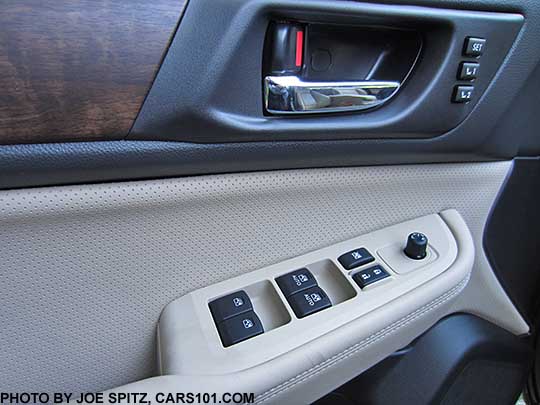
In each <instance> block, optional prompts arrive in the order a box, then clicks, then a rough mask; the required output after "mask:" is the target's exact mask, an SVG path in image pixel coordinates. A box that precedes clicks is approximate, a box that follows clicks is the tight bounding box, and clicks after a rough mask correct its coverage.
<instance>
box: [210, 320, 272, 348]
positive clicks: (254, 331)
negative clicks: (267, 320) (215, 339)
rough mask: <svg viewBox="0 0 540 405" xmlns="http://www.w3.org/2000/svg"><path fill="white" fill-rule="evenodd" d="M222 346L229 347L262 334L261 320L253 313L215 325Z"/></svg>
mask: <svg viewBox="0 0 540 405" xmlns="http://www.w3.org/2000/svg"><path fill="white" fill-rule="evenodd" d="M217 329H218V332H219V336H220V337H221V342H222V343H223V346H225V347H229V346H232V345H234V344H236V343H240V342H243V341H244V340H247V339H250V338H252V337H255V336H257V335H260V334H262V333H263V332H264V329H263V326H262V323H261V320H260V319H259V317H258V316H257V314H256V313H255V312H253V311H249V312H245V313H243V314H240V315H237V316H235V317H232V318H229V319H227V320H226V321H223V322H220V323H218V324H217Z"/></svg>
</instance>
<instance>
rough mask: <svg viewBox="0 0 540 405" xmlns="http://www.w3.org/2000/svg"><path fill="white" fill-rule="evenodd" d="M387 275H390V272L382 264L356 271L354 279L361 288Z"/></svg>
mask: <svg viewBox="0 0 540 405" xmlns="http://www.w3.org/2000/svg"><path fill="white" fill-rule="evenodd" d="M386 277H390V274H388V272H387V271H386V270H385V269H383V268H382V266H372V267H370V268H369V269H365V270H361V271H359V272H358V273H355V274H354V275H353V280H354V281H356V284H358V286H359V287H360V288H364V287H367V286H368V285H370V284H373V283H375V282H377V281H380V280H382V279H384V278H386Z"/></svg>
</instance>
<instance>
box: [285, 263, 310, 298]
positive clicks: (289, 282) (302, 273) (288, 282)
mask: <svg viewBox="0 0 540 405" xmlns="http://www.w3.org/2000/svg"><path fill="white" fill-rule="evenodd" d="M276 283H277V284H278V285H279V288H280V289H281V291H282V292H283V295H285V297H289V296H291V295H293V294H296V293H298V292H300V291H302V290H305V289H307V288H311V287H315V286H316V285H317V281H316V280H315V277H313V274H311V272H310V271H309V270H308V269H306V268H302V269H299V270H295V271H291V272H290V273H287V274H284V275H282V276H279V277H278V278H276Z"/></svg>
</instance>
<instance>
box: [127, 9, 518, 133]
mask: <svg viewBox="0 0 540 405" xmlns="http://www.w3.org/2000/svg"><path fill="white" fill-rule="evenodd" d="M291 20H292V21H300V22H303V23H304V24H305V25H306V26H308V27H309V26H317V27H322V28H318V29H319V30H322V31H324V28H325V27H327V28H328V27H331V26H332V25H334V24H340V25H341V26H346V25H350V26H353V27H354V26H369V27H371V29H372V30H373V31H374V33H373V34H371V35H372V36H373V37H376V36H377V34H378V33H379V35H381V36H383V35H385V31H384V30H383V28H386V27H391V28H394V29H404V30H414V31H415V32H417V33H418V34H419V35H420V36H421V37H422V38H423V46H422V49H421V52H420V56H419V59H418V61H417V63H416V64H415V66H414V68H413V69H412V72H411V74H410V75H409V77H408V78H407V80H406V81H405V82H404V85H403V86H402V87H401V89H400V90H399V91H398V93H397V95H396V96H395V97H393V98H392V100H391V101H390V102H389V103H387V104H385V105H383V106H381V107H380V108H377V109H375V110H370V111H367V112H363V113H346V114H343V113H341V114H326V115H313V114H311V115H309V116H306V115H303V116H290V115H289V116H269V115H265V114H264V108H263V91H262V85H261V82H262V79H263V70H264V67H263V57H264V56H266V55H263V44H264V42H265V33H266V32H267V28H268V26H269V23H270V22H271V21H291ZM201 21H212V22H213V23H211V24H201ZM522 23H523V16H522V15H520V14H519V13H493V12H480V11H466V10H453V9H435V8H430V7H417V6H404V5H377V4H369V3H358V2H350V1H323V0H309V1H301V2H300V1H296V0H264V1H258V0H242V1H230V0H219V1H216V0H194V1H192V3H191V4H190V5H189V6H188V8H187V11H186V14H185V16H184V18H183V21H182V24H181V25H180V27H179V29H178V32H177V35H176V37H175V39H174V41H173V43H172V45H171V47H170V49H169V52H168V55H167V57H166V59H165V60H164V63H163V66H162V68H161V70H160V72H159V74H158V76H157V78H156V81H155V82H154V85H153V87H152V89H151V91H150V93H149V95H148V97H147V99H146V102H145V104H144V106H143V108H142V110H141V113H140V115H139V118H138V119H137V121H136V123H135V126H134V128H133V130H132V132H131V135H130V137H129V138H130V139H145V140H149V139H153V140H156V139H159V140H176V141H179V140H181V141H189V142H238V141H240V142H245V141H279V140H328V139H355V138H359V139H367V138H376V139H381V138H430V137H435V136H438V135H442V134H444V133H446V132H448V131H449V130H451V129H453V128H455V127H456V126H458V125H459V123H460V122H462V121H463V120H464V119H466V118H467V117H469V120H472V121H476V120H478V119H482V118H481V111H477V110H475V108H476V109H479V108H480V107H483V108H484V109H486V110H489V111H490V112H491V114H500V113H502V111H504V108H506V106H507V105H508V102H509V100H508V97H504V98H499V97H497V96H496V95H494V94H495V93H496V91H497V88H500V85H498V84H497V83H498V82H500V81H509V80H510V74H511V71H510V69H508V60H510V59H512V57H513V56H512V55H510V57H508V58H507V55H508V50H509V49H510V47H511V46H512V44H513V43H514V39H515V38H516V36H517V34H518V32H519V30H520V28H521V26H522ZM377 28H379V29H380V31H377ZM329 29H330V28H328V30H329ZM308 32H309V31H308ZM352 34H354V31H353V30H351V35H352ZM306 36H307V34H306ZM468 37H478V38H484V39H486V41H487V42H486V44H485V49H484V53H483V54H482V56H481V57H479V58H475V57H470V56H469V57H468V56H466V55H464V53H463V46H464V42H465V41H466V39H467V38H468ZM342 41H343V39H342ZM355 41H357V42H359V43H362V42H369V41H370V37H369V36H368V37H366V36H360V35H359V36H358V37H356V38H355ZM307 42H308V44H309V38H308V39H307ZM351 42H353V41H351ZM339 45H340V43H339V41H337V43H335V46H336V49H334V48H332V47H331V46H330V48H329V49H330V51H328V52H333V51H336V53H337V48H338V47H339ZM387 45H388V44H387ZM307 47H308V49H311V50H313V52H319V51H320V50H319V49H312V48H309V46H307ZM387 48H388V46H387V47H386V48H384V47H383V48H381V56H383V55H384V53H385V52H387ZM361 51H362V49H359V54H357V55H353V56H351V59H353V61H352V62H351V65H361V64H363V63H369V62H371V61H369V62H368V61H366V59H368V58H367V57H366V54H362V53H360V52H361ZM266 53H268V52H266ZM304 53H305V54H306V55H305V59H306V61H305V65H309V64H310V60H311V57H312V55H311V54H310V53H309V51H308V50H306V49H304ZM329 55H330V53H329ZM505 58H506V61H507V63H506V64H505V66H504V67H501V65H503V62H504V61H505ZM381 59H382V58H381ZM381 59H375V60H374V61H373V64H374V67H375V65H376V64H378V63H380V61H381ZM383 60H384V59H383ZM461 62H476V63H479V65H480V73H479V75H478V77H477V79H476V80H474V82H473V83H468V82H466V81H459V80H458V79H457V77H456V75H457V71H458V67H459V66H460V63H461ZM399 63H400V62H399V61H398V62H397V63H396V62H395V63H394V64H399ZM352 71H353V68H352V66H351V73H350V74H349V75H347V73H348V72H342V74H343V76H344V77H342V79H344V80H354V79H356V80H364V79H365V77H354V73H353V72H352ZM366 71H370V69H366ZM357 74H358V73H357ZM495 75H497V79H496V80H495V81H494V80H493V77H494V76H495ZM373 79H377V77H374V78H373ZM387 79H393V77H392V76H391V75H389V77H387ZM396 81H399V80H397V78H396ZM512 81H513V83H512V86H511V88H512V90H514V91H517V90H518V89H519V87H520V85H521V83H522V80H515V79H514V80H512ZM490 84H493V85H492V88H489V86H490ZM457 85H467V86H473V87H474V92H473V95H472V99H471V101H470V102H469V103H463V104H457V103H452V102H451V98H452V93H453V91H454V88H455V87H456V86H457ZM488 88H489V89H488ZM486 89H487V91H486ZM508 90H509V89H507V90H506V91H508ZM478 117H480V118H478Z"/></svg>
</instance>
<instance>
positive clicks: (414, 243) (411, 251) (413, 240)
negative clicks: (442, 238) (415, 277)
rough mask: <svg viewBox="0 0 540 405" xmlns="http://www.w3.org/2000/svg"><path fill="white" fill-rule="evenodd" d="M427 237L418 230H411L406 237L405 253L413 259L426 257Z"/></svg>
mask: <svg viewBox="0 0 540 405" xmlns="http://www.w3.org/2000/svg"><path fill="white" fill-rule="evenodd" d="M427 244H428V239H427V237H426V235H424V234H423V233H420V232H413V233H411V234H410V235H409V237H408V238H407V246H406V247H405V250H404V252H405V254H406V255H407V256H408V257H410V258H411V259H414V260H421V259H423V258H424V257H426V253H427Z"/></svg>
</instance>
